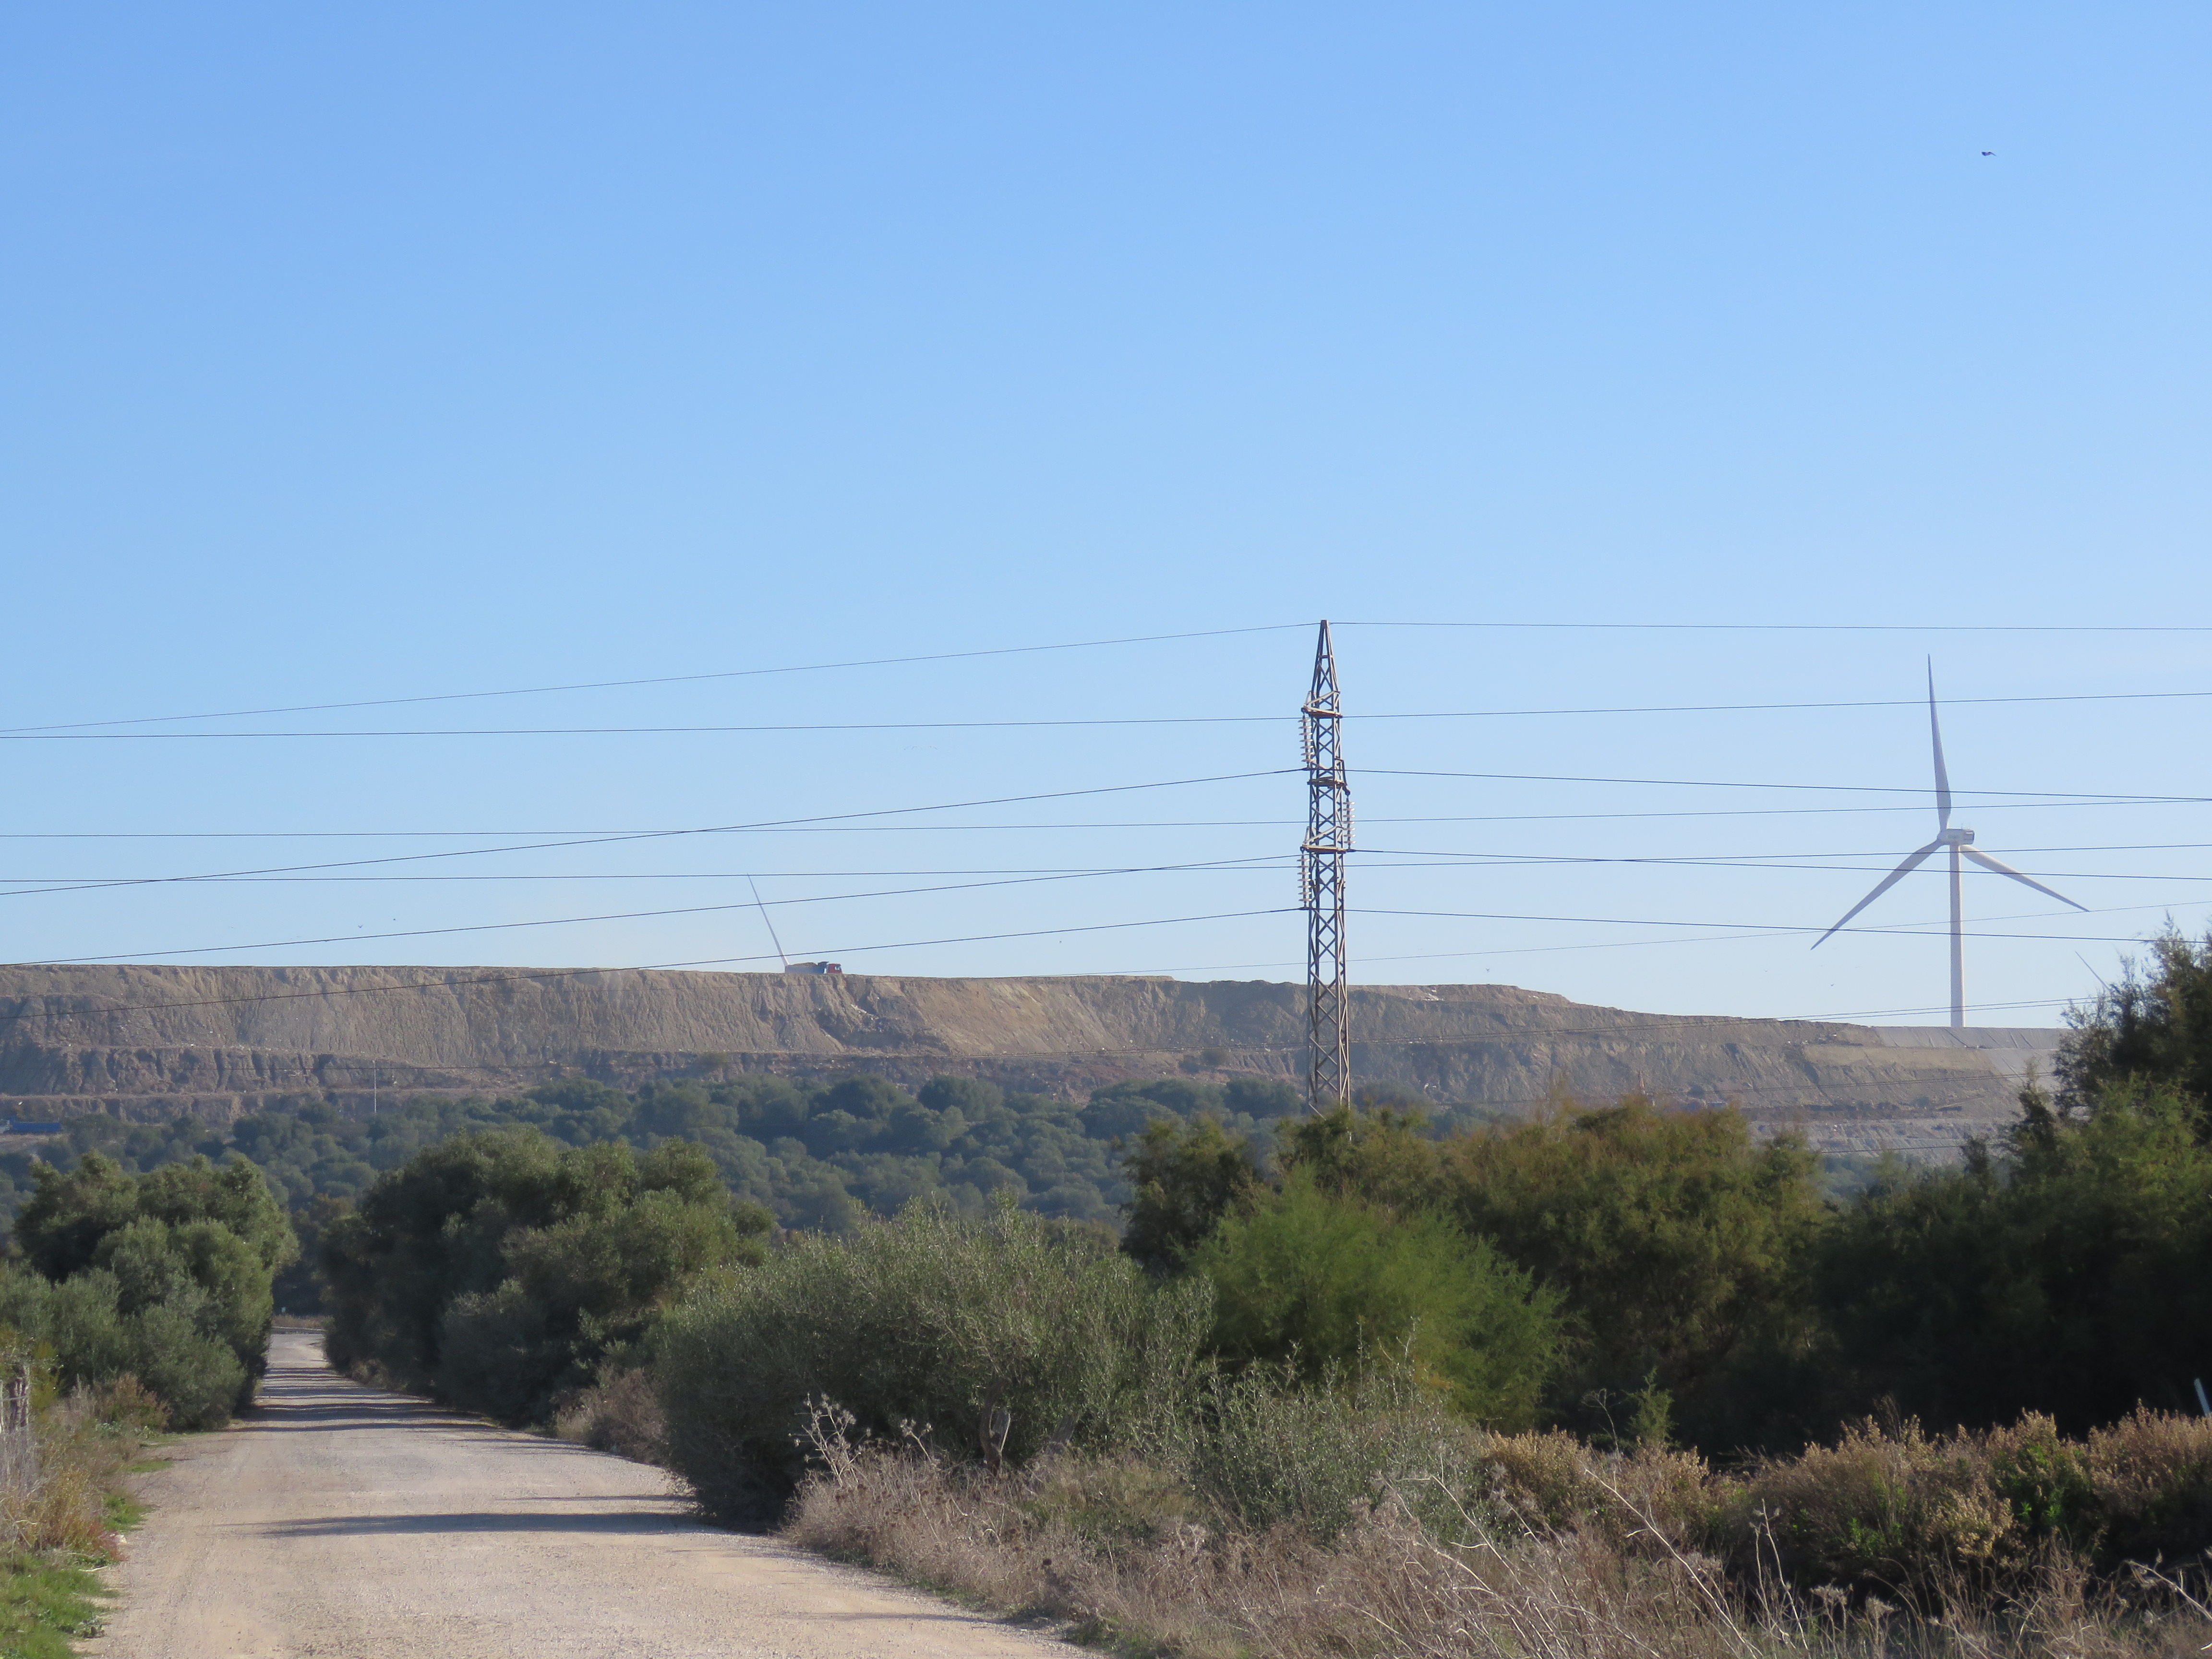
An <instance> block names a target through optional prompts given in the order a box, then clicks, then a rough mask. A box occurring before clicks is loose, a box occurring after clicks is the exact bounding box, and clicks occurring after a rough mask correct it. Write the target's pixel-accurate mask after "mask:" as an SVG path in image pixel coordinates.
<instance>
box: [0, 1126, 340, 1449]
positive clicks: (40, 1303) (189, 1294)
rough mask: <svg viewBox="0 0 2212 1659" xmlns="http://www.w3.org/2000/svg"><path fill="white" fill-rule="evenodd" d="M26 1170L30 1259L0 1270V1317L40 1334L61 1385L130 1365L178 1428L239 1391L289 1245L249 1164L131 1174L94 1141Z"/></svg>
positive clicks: (248, 1377) (93, 1380) (207, 1424)
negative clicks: (76, 1153) (69, 1164)
mask: <svg viewBox="0 0 2212 1659" xmlns="http://www.w3.org/2000/svg"><path fill="white" fill-rule="evenodd" d="M37 1182H38V1185H37V1189H36V1191H35V1192H34V1194H33V1196H32V1198H31V1200H30V1202H29V1203H28V1204H27V1205H26V1206H24V1209H23V1212H22V1214H21V1217H20V1218H18V1220H17V1223H16V1228H15V1237H16V1239H17V1241H18V1243H20V1244H21V1247H22V1249H23V1253H24V1255H25V1257H26V1259H27V1262H28V1264H29V1266H28V1268H27V1269H26V1268H16V1269H13V1270H10V1271H9V1272H8V1273H6V1274H5V1275H4V1278H0V1322H4V1323H5V1324H7V1325H9V1326H10V1327H12V1328H14V1329H15V1330H16V1331H18V1332H20V1333H21V1334H24V1335H26V1336H28V1337H31V1338H32V1339H33V1340H38V1341H43V1342H45V1343H46V1344H48V1345H49V1346H51V1348H52V1353H53V1356H54V1363H55V1365H56V1368H57V1370H58V1373H59V1376H60V1380H61V1382H62V1383H64V1385H65V1386H75V1385H76V1384H78V1383H84V1384H88V1385H97V1384H102V1383H112V1382H113V1381H115V1380H116V1379H117V1378H118V1377H123V1376H135V1377H137V1379H138V1380H139V1381H140V1382H141V1383H143V1384H144V1385H145V1386H146V1387H147V1388H149V1389H152V1390H153V1391H154V1392H155V1394H156V1395H159V1396H160V1397H161V1401H162V1403H163V1405H164V1406H165V1407H167V1412H168V1414H169V1419H170V1421H171V1422H172V1423H173V1424H174V1425H176V1426H177V1427H179V1428H187V1429H197V1428H211V1427H215V1426H217V1425H220V1424H222V1423H223V1422H224V1421H226V1420H227V1419H228V1417H229V1415H230V1413H232V1412H233V1411H235V1410H237V1409H239V1408H240V1407H243V1406H245V1405H246V1403H247V1402H248V1401H251V1399H252V1394H253V1384H254V1380H255V1379H256V1378H257V1377H258V1376H260V1374H261V1372H262V1370H263V1369H264V1366H265V1364H266V1363H267V1355H268V1347H269V1326H270V1314H271V1311H272V1305H273V1304H272V1302H271V1299H270V1282H271V1279H272V1277H273V1275H274V1273H275V1272H276V1269H278V1268H280V1267H283V1266H284V1265H285V1264H286V1263H287V1262H289V1261H290V1260H291V1257H292V1255H293V1253H294V1252H295V1250H296V1249H297V1245H296V1243H295V1240H294V1238H293V1237H292V1231H291V1228H290V1226H289V1224H288V1223H287V1222H286V1221H285V1219H284V1216H283V1212H282V1211H280V1210H279V1209H278V1208H277V1207H276V1200H275V1199H274V1198H273V1197H272V1196H271V1195H270V1192H269V1189H268V1187H267V1185H266V1183H265V1182H263V1180H262V1178H261V1176H260V1173H259V1171H258V1170H255V1169H254V1168H253V1166H252V1164H245V1163H242V1162H241V1163H234V1164H228V1165H225V1166H223V1167H221V1168H217V1167H216V1165H214V1164H210V1163H209V1162H208V1160H207V1159H206V1158H196V1159H194V1160H193V1161H192V1162H191V1163H189V1164H171V1165H169V1166H167V1168H165V1169H162V1170H159V1171H157V1172H156V1173H155V1174H153V1175H150V1176H131V1175H127V1174H125V1172H124V1171H123V1170H120V1169H119V1168H118V1166H117V1165H115V1164H112V1163H111V1162H110V1161H108V1160H107V1159H106V1158H101V1157H100V1155H99V1154H97V1153H93V1154H90V1155H88V1156H87V1157H86V1158H84V1159H83V1160H82V1162H81V1163H79V1164H78V1165H77V1167H76V1169H75V1170H70V1171H69V1172H68V1173H66V1174H64V1173H63V1172H62V1171H60V1170H55V1169H54V1168H52V1166H51V1165H42V1166H41V1167H40V1169H39V1170H38V1171H37Z"/></svg>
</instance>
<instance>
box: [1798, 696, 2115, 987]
mask: <svg viewBox="0 0 2212 1659" xmlns="http://www.w3.org/2000/svg"><path fill="white" fill-rule="evenodd" d="M1928 737H1929V742H1930V743H1931V744H1934V746H1935V750H1936V839H1935V840H1933V841H1931V842H1929V843H1928V845H1927V846H1925V847H1923V848H1920V849H1919V850H1918V851H1917V852H1913V853H1908V854H1905V862H1904V863H1902V864H1900V865H1899V866H1897V868H1896V869H1894V870H1893V871H1891V872H1889V873H1888V874H1887V875H1886V876H1884V877H1883V878H1881V881H1879V882H1877V883H1876V884H1875V890H1874V891H1872V892H1871V893H1869V894H1868V895H1867V896H1865V897H1864V898H1863V899H1861V900H1860V901H1859V902H1857V904H1854V905H1853V906H1851V908H1850V909H1848V910H1846V911H1844V914H1843V917H1842V919H1841V920H1840V921H1838V922H1837V923H1836V926H1835V927H1831V928H1830V929H1828V931H1827V932H1826V933H1823V934H1821V935H1820V938H1818V939H1814V941H1813V949H1814V950H1815V951H1817V950H1819V949H1820V947H1821V946H1822V945H1826V943H1827V942H1828V940H1829V939H1832V938H1833V937H1834V935H1835V933H1836V931H1837V929H1838V928H1840V927H1842V926H1843V925H1844V922H1846V921H1850V919H1851V918H1852V917H1853V916H1855V915H1858V913H1859V912H1860V911H1862V910H1863V909H1865V908H1867V906H1868V905H1869V904H1872V903H1873V902H1875V900H1876V899H1878V898H1880V897H1881V896H1882V895H1883V894H1884V893H1887V891H1888V890H1890V889H1891V888H1893V887H1894V886H1896V885H1897V884H1898V883H1899V882H1900V881H1903V880H1904V879H1905V877H1907V876H1908V875H1910V874H1911V873H1912V872H1913V871H1915V870H1917V869H1918V868H1919V867H1920V866H1921V865H1922V864H1923V863H1924V862H1926V860H1928V858H1929V855H1930V854H1935V853H1937V852H1948V853H1949V854H1950V855H1951V1029H1952V1030H1954V1031H1959V1030H1965V1029H1966V921H1965V916H1964V906H1963V905H1962V903H1961V899H1962V897H1963V895H1962V894H1961V893H1960V873H1961V861H1962V860H1972V861H1973V862H1974V863H1976V864H1978V865H1980V866H1982V868H1983V869H1984V870H1990V871H1994V872H1996V874H1998V875H2000V876H2009V877H2010V878H2012V879H2013V880H2015V881H2016V882H2018V883H2020V884H2021V886H2023V887H2033V889H2035V890H2036V891H2037V892H2039V893H2041V894H2043V895H2044V896H2045V897H2048V898H2055V899H2057V901H2058V902H2060V903H2061V904H2073V905H2074V908H2075V909H2076V910H2087V908H2089V907H2088V906H2087V905H2086V904H2074V901H2073V900H2072V899H2070V898H2068V897H2067V896H2066V895H2065V894H2063V893H2059V892H2053V891H2052V890H2051V889H2050V888H2048V887H2045V885H2044V884H2042V883H2041V882H2039V881H2038V880H2036V879H2035V878H2033V877H2032V876H2024V875H2022V874H2021V872H2019V871H2017V870H2015V869H2014V868H2013V867H2012V866H2010V865H2009V864H2000V863H1999V862H1998V861H1997V860H1995V859H1993V858H1991V857H1990V855H1989V854H1987V853H1984V852H1983V851H1982V850H1981V849H1980V848H1978V847H1976V846H1975V845H1974V832H1973V831H1972V830H1971V829H1954V828H1953V827H1952V824H1951V775H1950V773H1949V772H1948V771H1947V770H1946V769H1944V765H1943V727H1942V723H1941V722H1939V721H1938V720H1936V661H1935V659H1934V658H1932V657H1931V658H1929V661H1928Z"/></svg>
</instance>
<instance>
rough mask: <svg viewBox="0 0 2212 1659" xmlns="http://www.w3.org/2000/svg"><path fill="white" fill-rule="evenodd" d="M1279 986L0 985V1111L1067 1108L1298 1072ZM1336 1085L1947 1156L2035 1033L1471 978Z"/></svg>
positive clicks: (622, 975)
mask: <svg viewBox="0 0 2212 1659" xmlns="http://www.w3.org/2000/svg"><path fill="white" fill-rule="evenodd" d="M1303 1000H1304V993H1303V987H1298V986H1295V985H1286V984H1280V983H1275V982H1271V981H1208V982H1189V981H1176V980H1167V979H1136V978H1109V977H1103V976H1099V977H1067V978H1050V979H927V978H913V977H903V976H891V975H796V974H793V975H784V974H706V973H671V972H663V971H653V970H635V969H606V970H598V969H589V970H576V971H561V972H556V971H550V970H544V969H499V968H170V967H137V966H113V967H55V968H44V967H35V966H31V967H15V968H4V969H0V1020H4V1024H0V1107H4V1108H5V1109H8V1110H9V1111H10V1112H11V1113H12V1114H13V1115H15V1116H16V1117H19V1118H26V1117H39V1116H53V1115H68V1114H70V1113H72V1112H78V1111H91V1110H99V1109H103V1108H105V1109H110V1110H114V1111H117V1112H119V1113H121V1114H123V1115H127V1116H131V1117H139V1118H152V1117H155V1116H167V1115H171V1114H173V1113H174V1112H177V1111H179V1110H189V1111H192V1112H196V1113H197V1114H199V1115H203V1116H205V1117H209V1118H210V1119H216V1120H222V1121H227V1120H228V1119H229V1118H231V1117H233V1116H234V1115H237V1114H239V1113H240V1112H241V1111H246V1110H251V1109H253V1108H255V1107H256V1106H258V1105H260V1104H262V1103H269V1102H272V1101H274V1100H276V1099H277V1098H280V1097H297V1096H299V1095H301V1094H305V1093H313V1094H316V1095H323V1096H328V1097H332V1098H335V1099H337V1101H338V1102H339V1103H341V1104H343V1105H345V1106H347V1107H349V1108H350V1109H368V1107H369V1105H370V1104H371V1102H372V1100H382V1099H386V1098H388V1097H394V1096H398V1095H405V1094H412V1093H421V1092H423V1091H441V1092H464V1091H465V1092H497V1091H515V1090H518V1089H521V1088H526V1087H528V1086H530V1085H534V1084H538V1083H542V1082H545V1081H548V1080H550V1079H555V1078H559V1077H568V1076H576V1075H585V1076H589V1077H592V1078H596V1079H601V1080H604V1081H605V1082H609V1083H613V1084H617V1085H636V1084H639V1083H642V1082H646V1081H648V1080H651V1079H669V1078H682V1077H700V1076H707V1075H726V1074H728V1073H735V1072H743V1071H771V1072H780V1073H791V1074H796V1075H805V1076H811V1077H819V1076H834V1075H838V1074H842V1073H854V1072H862V1071H866V1072H874V1073H879V1074H881V1075H884V1076H886V1077H889V1078H891V1079H895V1080H897V1081H901V1082H905V1083H909V1084H912V1083H918V1082H920V1081H921V1080H922V1079H927V1078H928V1077H931V1076H933V1075H936V1074H939V1073H951V1074H954V1075H968V1076H977V1077H983V1078H987V1079H991V1080H993V1081H994V1082H998V1083H1000V1084H1003V1085H1007V1086H1010V1087H1020V1088H1028V1089H1035V1090H1042V1091H1050V1092H1054V1093H1060V1094H1065V1095H1076V1096H1079V1095H1082V1094H1085V1093H1087V1092H1088V1091H1089V1090H1091V1089H1092V1088H1095V1087H1097V1086H1098V1085H1101V1084H1104V1083H1109V1082H1114V1081H1117V1080H1119V1079H1123V1078H1130V1077H1157V1076H1160V1075H1163V1074H1169V1073H1178V1072H1184V1073H1195V1074H1199V1075H1204V1076H1214V1077H1219V1076H1225V1075H1236V1074H1239V1073H1245V1074H1249V1073H1258V1074H1262V1075H1267V1076H1277V1077H1291V1078H1295V1077H1297V1075H1299V1073H1300V1071H1301V1068H1302V1066H1303V1062H1304V1012H1303ZM1352 1018H1353V1035H1354V1047H1353V1072H1354V1076H1355V1079H1357V1080H1360V1081H1367V1082H1390V1083H1395V1084H1400V1085H1407V1086H1408V1087H1411V1088H1414V1089H1418V1090H1419V1091H1423V1092H1424V1093H1425V1094H1427V1095H1429V1096H1431V1097H1434V1098H1437V1099H1438V1100H1467V1101H1474V1102H1478V1103H1486V1104H1491V1105H1498V1106H1522V1107H1525V1106H1530V1105H1534V1104H1537V1103H1541V1101H1542V1100H1543V1099H1545V1098H1546V1097H1547V1094H1549V1093H1551V1092H1552V1091H1555V1090H1563V1091H1571V1093H1573V1094H1574V1095H1576V1096H1577V1097H1581V1098H1583V1099H1585V1100H1594V1101H1595V1100H1607V1099H1610V1098H1613V1097H1616V1096H1619V1095H1620V1094H1624V1093H1627V1092H1630V1091H1636V1090H1644V1091H1650V1092H1654V1093H1656V1094H1659V1095H1662V1096H1664V1097H1673V1098H1675V1099H1678V1100H1681V1101H1685V1102H1692V1103H1711V1104H1718V1103H1723V1102H1724V1101H1729V1100H1735V1101H1737V1102H1739V1103H1741V1104H1742V1105H1743V1107H1744V1108H1745V1109H1746V1110H1747V1111H1748V1112H1750V1113H1751V1114H1752V1115H1753V1116H1754V1117H1756V1118H1759V1119H1760V1120H1761V1121H1765V1122H1769V1123H1772V1124H1780V1123H1783V1122H1787V1121H1801V1122H1802V1123H1803V1124H1804V1125H1805V1126H1806V1127H1808V1129H1809V1130H1811V1131H1812V1132H1813V1133H1814V1139H1815V1140H1816V1141H1817V1142H1819V1143H1820V1144H1822V1145H1825V1146H1829V1147H1831V1148H1832V1149H1834V1150H1850V1149H1859V1150H1864V1149H1867V1148H1869V1147H1871V1146H1874V1145H1877V1144H1900V1145H1905V1146H1908V1147H1909V1148H1914V1147H1917V1149H1919V1150H1923V1151H1929V1152H1934V1151H1940V1150H1942V1149H1943V1148H1944V1147H1946V1146H1955V1144H1956V1142H1957V1141H1958V1139H1960V1136H1961V1135H1962V1133H1965V1132H1966V1130H1967V1129H1969V1128H1971V1129H1973V1130H1975V1131H1977V1132H1981V1131H1986V1130H1987V1129H1988V1128H1990V1127H1993V1125H1994V1123H1995V1122H1996V1121H2000V1120H2002V1119H2006V1118H2008V1117H2010V1116H2011V1115H2014V1112H2015V1103H2014V1098H2013V1097H2014V1093H2015V1090H2016V1089H2017V1087H2018V1086H2019V1081H2020V1079H2021V1075H2022V1074H2023V1073H2024V1072H2025V1070H2026V1069H2027V1066H2029V1065H2030V1064H2031V1063H2035V1064H2039V1065H2041V1066H2043V1068H2044V1069H2045V1070H2046V1071H2047V1069H2048V1064H2049V1057H2050V1054H2051V1050H2052V1049H2053V1048H2055V1047H2056V1043H2057V1037H2058V1036H2059V1035H2060V1034H2059V1033H2058V1032H2057V1031H2054V1030H2017V1029H1989V1030H1968V1031H1967V1032H1966V1033H1964V1034H1963V1040H1961V1037H1960V1036H1959V1035H1956V1034H1954V1033H1952V1032H1950V1031H1948V1030H1943V1029H1941V1028H1930V1027H1875V1026H1863V1025H1846V1024H1828V1023H1815V1022H1809V1021H1782V1020H1757V1019H1731V1018H1678V1017H1674V1016H1662V1015H1653V1014H1638V1013H1631V1012H1623V1011H1621V1010H1619V1009H1612V1008H1597V1007H1589V1006H1583V1005H1579V1004H1576V1003H1572V1002H1569V1001H1567V1000H1565V999H1564V998H1561V997H1557V996H1552V995H1548V994H1545V993H1542V992H1535V991H1523V990H1518V989H1515V988H1513V987H1509V986H1496V985H1425V986H1368V987H1360V988H1358V989H1357V990H1355V991H1354V993H1353V994H1352Z"/></svg>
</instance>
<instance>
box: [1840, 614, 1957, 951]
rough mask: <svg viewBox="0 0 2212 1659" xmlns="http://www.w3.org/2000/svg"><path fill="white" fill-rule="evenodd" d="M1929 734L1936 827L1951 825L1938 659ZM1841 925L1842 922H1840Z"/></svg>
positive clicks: (1931, 667) (1931, 679) (1931, 676)
mask: <svg viewBox="0 0 2212 1659" xmlns="http://www.w3.org/2000/svg"><path fill="white" fill-rule="evenodd" d="M1928 736H1929V739H1930V740H1931V741H1932V742H1933V743H1934V744H1935V745H1936V828H1937V829H1949V828H1950V827H1951V775H1950V773H1949V772H1948V771H1947V770H1945V769H1944V766H1943V728H1942V726H1939V725H1937V724H1936V659H1935V658H1933V657H1930V658H1929V659H1928ZM1838 926H1841V924H1840V923H1838Z"/></svg>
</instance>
